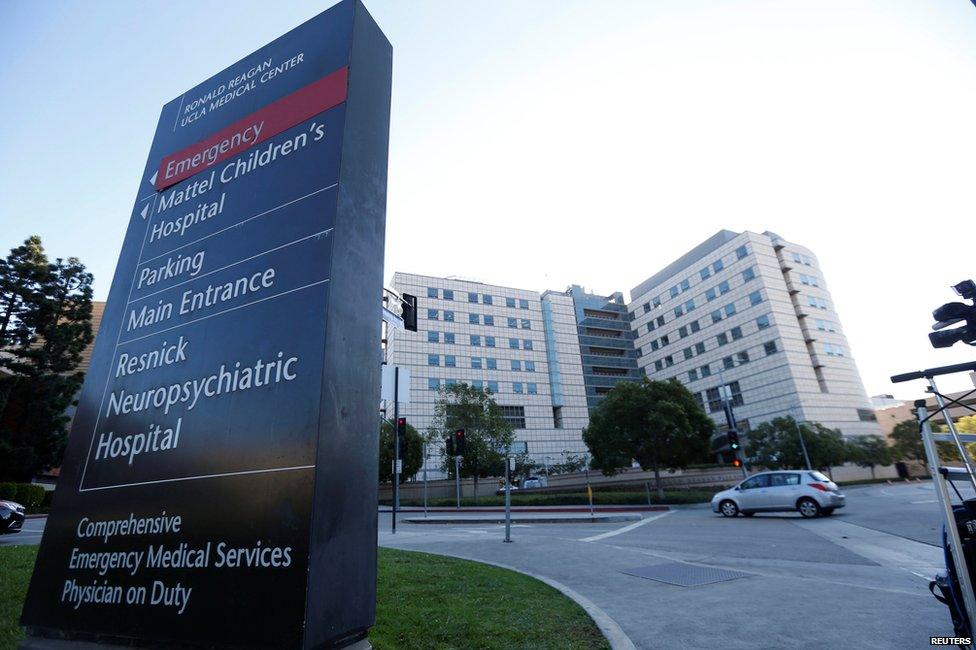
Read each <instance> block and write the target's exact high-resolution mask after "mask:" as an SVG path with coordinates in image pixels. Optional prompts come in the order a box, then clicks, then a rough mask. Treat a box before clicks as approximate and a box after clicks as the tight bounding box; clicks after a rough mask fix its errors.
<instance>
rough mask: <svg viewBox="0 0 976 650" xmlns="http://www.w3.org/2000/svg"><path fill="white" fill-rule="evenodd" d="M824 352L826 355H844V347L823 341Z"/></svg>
mask: <svg viewBox="0 0 976 650" xmlns="http://www.w3.org/2000/svg"><path fill="white" fill-rule="evenodd" d="M824 352H826V353H827V356H828V357H842V356H844V348H842V347H841V346H839V345H834V344H833V343H824Z"/></svg>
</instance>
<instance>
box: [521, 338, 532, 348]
mask: <svg viewBox="0 0 976 650" xmlns="http://www.w3.org/2000/svg"><path fill="white" fill-rule="evenodd" d="M522 349H523V350H531V349H532V340H531V339H522Z"/></svg>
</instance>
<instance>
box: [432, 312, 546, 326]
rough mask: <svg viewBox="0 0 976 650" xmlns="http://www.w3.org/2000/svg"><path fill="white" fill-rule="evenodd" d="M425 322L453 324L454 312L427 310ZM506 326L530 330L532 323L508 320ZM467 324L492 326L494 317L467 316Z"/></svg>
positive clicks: (514, 319) (481, 315)
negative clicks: (433, 321) (436, 321)
mask: <svg viewBox="0 0 976 650" xmlns="http://www.w3.org/2000/svg"><path fill="white" fill-rule="evenodd" d="M427 320H443V321H444V322H445V323H453V322H455V319H454V312H453V311H451V310H449V309H445V310H443V311H442V310H440V309H428V310H427ZM507 322H508V326H509V327H511V328H514V329H518V328H519V327H521V328H522V329H524V330H530V329H532V321H531V320H529V319H528V318H508V321H507ZM468 323H469V324H470V325H488V326H494V324H495V317H494V316H492V315H491V314H474V313H471V314H468Z"/></svg>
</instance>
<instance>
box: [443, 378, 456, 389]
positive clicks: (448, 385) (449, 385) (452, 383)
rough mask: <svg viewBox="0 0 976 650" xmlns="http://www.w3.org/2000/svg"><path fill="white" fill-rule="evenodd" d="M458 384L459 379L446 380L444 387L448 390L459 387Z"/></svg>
mask: <svg viewBox="0 0 976 650" xmlns="http://www.w3.org/2000/svg"><path fill="white" fill-rule="evenodd" d="M457 383H458V380H457V379H445V380H444V386H446V387H447V388H450V387H451V386H457Z"/></svg>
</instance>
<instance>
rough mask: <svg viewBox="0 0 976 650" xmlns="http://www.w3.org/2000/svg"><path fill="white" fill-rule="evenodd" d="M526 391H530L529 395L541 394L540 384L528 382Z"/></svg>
mask: <svg viewBox="0 0 976 650" xmlns="http://www.w3.org/2000/svg"><path fill="white" fill-rule="evenodd" d="M525 392H526V393H528V394H529V395H538V394H539V385H538V384H526V385H525Z"/></svg>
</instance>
